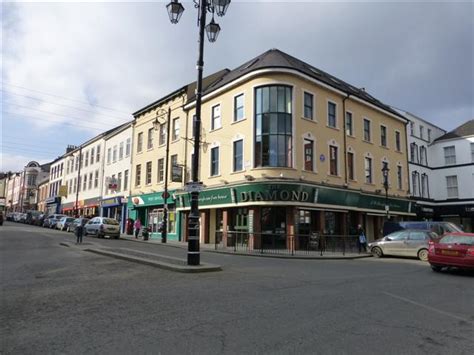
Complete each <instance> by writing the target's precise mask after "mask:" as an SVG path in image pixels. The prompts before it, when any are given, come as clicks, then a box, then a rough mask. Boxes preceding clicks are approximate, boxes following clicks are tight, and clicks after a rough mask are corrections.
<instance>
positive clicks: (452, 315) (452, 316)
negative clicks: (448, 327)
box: [382, 292, 474, 323]
mask: <svg viewBox="0 0 474 355" xmlns="http://www.w3.org/2000/svg"><path fill="white" fill-rule="evenodd" d="M382 293H384V294H386V295H388V296H390V297H393V298H396V299H399V300H401V301H404V302H407V303H411V304H414V305H415V306H418V307H422V308H426V309H428V310H430V311H433V312H436V313H439V314H442V315H445V316H448V317H451V318H455V319H458V320H462V321H463V322H467V323H474V322H472V321H471V320H469V319H465V318H462V317H459V316H457V315H455V314H452V313H449V312H445V311H441V310H439V309H437V308H434V307H430V306H427V305H425V304H422V303H418V302H415V301H412V300H410V299H408V298H405V297H402V296H397V295H394V294H393V293H390V292H382Z"/></svg>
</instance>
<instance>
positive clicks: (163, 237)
mask: <svg viewBox="0 0 474 355" xmlns="http://www.w3.org/2000/svg"><path fill="white" fill-rule="evenodd" d="M165 113H166V110H163V109H160V110H159V111H158V112H157V116H156V118H155V121H153V128H154V129H155V131H158V130H159V129H160V122H159V121H158V117H159V116H160V115H163V114H165ZM166 121H167V122H166V159H165V161H166V162H165V165H166V166H165V190H164V191H163V194H162V197H163V225H162V228H163V229H162V231H161V242H162V243H166V241H167V239H168V197H169V193H168V173H169V172H168V167H169V157H170V124H171V107H169V108H168V112H167V120H166Z"/></svg>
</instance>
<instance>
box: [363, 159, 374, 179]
mask: <svg viewBox="0 0 474 355" xmlns="http://www.w3.org/2000/svg"><path fill="white" fill-rule="evenodd" d="M364 168H365V182H366V183H367V184H371V183H372V180H373V179H372V158H369V157H366V158H365V166H364Z"/></svg>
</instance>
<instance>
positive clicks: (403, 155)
mask: <svg viewBox="0 0 474 355" xmlns="http://www.w3.org/2000/svg"><path fill="white" fill-rule="evenodd" d="M266 86H282V87H288V88H289V89H290V92H291V102H289V103H288V105H289V106H291V144H290V147H291V148H290V149H289V150H288V157H286V158H285V159H289V161H290V163H289V164H288V166H284V167H282V166H278V167H269V166H257V162H256V156H255V149H256V148H255V147H256V145H255V135H256V110H255V107H256V98H255V95H256V89H257V88H261V87H266ZM207 92H208V93H207V94H205V95H204V96H203V101H202V113H201V138H200V139H201V144H200V164H199V176H200V181H202V183H203V185H204V187H205V189H204V192H203V193H201V195H202V196H206V197H202V198H204V199H206V198H207V199H208V201H209V200H211V201H212V200H215V201H216V202H215V203H212V202H210V203H207V204H201V205H200V210H202V212H201V223H200V228H201V231H200V238H201V242H203V243H213V242H215V241H216V238H217V234H219V233H221V234H223V235H224V236H225V235H226V231H227V230H232V228H234V227H235V226H236V223H237V224H238V223H240V222H235V220H236V219H239V218H240V217H239V216H237V217H236V216H235V213H237V212H236V210H237V209H239V211H240V210H241V209H243V210H245V211H244V212H243V213H247V210H252V211H253V212H254V213H255V216H257V217H258V218H260V216H261V213H262V212H261V210H262V209H263V208H266V207H268V208H269V209H271V208H274V207H277V208H283V209H285V208H286V212H282V213H286V217H282V218H284V221H283V222H281V226H282V228H283V229H284V230H285V231H286V233H289V234H291V233H293V234H295V233H298V231H299V229H298V227H297V223H296V222H295V219H296V218H297V217H295V216H296V214H298V213H303V212H305V209H306V210H310V211H313V212H314V211H321V210H324V209H327V208H330V209H329V211H332V212H335V213H336V212H337V211H340V216H336V217H331V218H333V220H330V221H329V222H330V223H332V224H333V225H334V224H339V225H340V226H338V228H339V229H338V231H336V230H335V229H328V228H326V227H325V222H324V219H325V214H324V212H321V213H319V212H318V213H317V214H313V215H312V218H313V219H319V221H313V222H311V223H312V224H313V225H314V228H320V229H321V232H322V233H328V234H330V233H332V234H335V233H339V234H347V233H349V229H350V228H352V229H354V227H355V226H356V225H357V223H361V224H363V225H364V226H365V228H366V229H367V234H368V237H369V240H372V239H375V238H377V237H379V236H380V230H381V226H382V224H383V219H384V217H385V208H384V206H382V207H381V206H380V204H381V203H382V202H380V200H381V199H382V200H383V198H384V197H385V191H384V186H383V183H384V178H383V175H382V167H383V164H384V163H386V164H388V167H389V169H390V174H389V190H388V195H389V199H391V200H392V199H393V201H395V202H396V201H402V202H403V203H404V204H406V206H408V207H406V208H405V207H404V210H399V211H398V212H397V211H392V215H391V216H394V217H395V218H401V219H403V218H408V217H409V216H413V215H414V214H413V213H412V211H411V207H410V206H411V204H410V203H409V201H408V200H407V198H408V192H409V185H408V162H407V150H406V147H407V141H406V139H407V138H406V137H407V134H406V122H407V121H406V120H405V119H404V118H403V117H401V116H399V115H397V114H396V113H395V114H394V113H393V112H390V111H388V110H384V109H383V108H380V107H378V106H376V105H374V104H372V103H369V102H366V101H364V100H363V99H361V98H359V97H356V96H348V95H347V94H345V93H344V92H342V91H339V90H337V89H334V88H332V87H330V86H329V85H327V84H325V83H322V82H319V81H317V80H315V79H313V78H311V77H309V76H307V75H305V74H302V73H300V72H298V71H297V70H291V69H287V68H285V69H278V68H274V69H271V70H270V69H265V70H255V71H252V72H250V73H248V74H246V75H244V76H242V77H238V78H237V79H235V80H234V81H231V82H230V83H228V84H227V85H225V86H223V87H220V88H218V89H216V90H214V91H211V90H208V91H207ZM305 92H306V93H309V94H311V95H312V98H313V100H312V114H313V117H312V119H311V118H309V117H304V116H305V114H304V113H305V108H304V93H305ZM188 95H189V90H188V91H187V92H186V90H185V89H183V90H182V91H181V92H180V93H178V94H175V95H174V96H172V98H169V99H168V100H162V101H161V102H159V104H157V105H155V106H154V107H153V106H152V105H150V106H152V107H150V109H149V110H145V109H142V110H141V111H140V114H138V115H136V116H135V124H134V132H133V140H134V147H133V157H132V166H133V172H132V182H131V183H132V187H131V190H132V193H131V195H132V201H131V203H129V208H130V210H131V211H134V212H132V214H131V215H134V216H135V218H137V217H138V218H140V219H142V222H145V224H146V225H152V230H154V229H153V228H154V227H153V224H154V222H153V216H152V214H151V213H152V212H153V211H160V210H161V209H162V208H163V199H162V198H161V196H162V195H161V194H162V192H163V190H164V184H163V181H160V179H159V173H158V160H159V159H164V160H166V156H165V155H166V154H165V143H166V139H162V143H163V144H157V140H158V139H159V136H160V131H159V130H158V131H154V129H153V122H154V121H155V119H156V117H157V116H160V114H159V113H160V112H164V113H166V110H167V109H168V107H172V109H173V113H172V115H171V119H172V121H173V119H175V118H179V121H180V132H179V136H180V138H179V139H172V140H171V142H170V153H169V155H170V157H171V156H173V155H177V157H178V159H177V162H178V164H179V165H183V166H185V173H184V179H183V181H182V182H171V176H170V179H169V185H168V188H169V190H172V194H173V196H172V197H171V198H170V201H169V202H168V203H169V204H171V205H172V206H171V211H176V212H177V216H176V219H177V226H175V228H177V229H178V231H177V234H178V236H177V239H179V240H186V238H187V231H186V223H187V222H186V219H187V213H188V211H189V205H187V204H186V202H184V200H183V198H184V199H186V195H187V193H184V184H185V182H187V181H190V177H191V161H192V154H193V124H192V118H193V116H194V110H195V108H194V105H195V102H193V101H192V99H191V100H190V98H189V96H188ZM237 97H238V99H236V98H237ZM236 103H237V105H242V104H243V108H241V106H239V110H242V111H243V115H242V114H239V119H238V120H235V117H234V115H235V112H236V111H237V107H236ZM330 103H331V105H333V106H332V107H335V122H336V124H335V127H331V125H330V123H329V117H328V116H329V114H328V111H329V104H330ZM334 105H335V106H334ZM345 113H350V114H351V115H352V131H351V132H348V131H346V129H347V128H348V126H346V117H345ZM213 115H214V116H213ZM161 117H162V116H161ZM165 117H166V116H165ZM213 117H214V120H213ZM331 118H332V117H331ZM364 120H366V121H367V122H369V124H370V138H369V139H364ZM331 122H332V121H331ZM213 125H214V127H212V126H213ZM382 126H383V127H384V128H382ZM382 130H384V132H385V134H384V139H382ZM171 132H173V127H171ZM149 134H152V136H153V147H151V148H148V141H149V140H148V135H149ZM140 135H141V138H140ZM305 139H309V140H310V141H312V142H313V144H314V145H313V150H312V154H311V155H312V159H311V164H310V165H308V160H307V159H306V157H305V143H307V141H306V142H305ZM140 141H141V143H140ZM238 141H242V147H243V151H242V159H241V163H240V165H241V168H239V169H238V170H236V171H235V169H234V143H235V142H238ZM238 144H240V143H238ZM140 145H141V147H140ZM330 147H333V148H330ZM215 148H218V149H219V153H218V156H219V157H218V160H217V161H218V169H217V170H218V171H215V170H216V165H215V161H214V165H212V163H211V156H212V153H211V152H212V151H213V150H214V149H215ZM334 148H336V149H337V152H336V153H335V154H334V152H335V151H334ZM330 149H332V150H331V151H330ZM215 152H216V150H214V153H215ZM331 152H333V154H331ZM347 153H350V154H351V155H352V157H353V163H352V164H349V163H348V159H349V157H348V156H347V155H346V154H347ZM270 155H271V153H270ZM331 156H332V157H333V158H334V157H336V159H330V158H331ZM214 158H215V156H214ZM345 158H347V159H345ZM366 158H369V159H370V161H371V169H369V170H370V174H368V169H366ZM214 160H215V159H214ZM150 162H151V174H147V167H146V166H147V163H148V164H150ZM240 165H239V166H240ZM331 165H332V169H333V170H334V169H335V170H336V171H333V173H331ZM137 166H140V168H138V169H139V170H140V179H138V178H137ZM160 166H161V165H160ZM310 166H311V167H310ZM349 166H352V169H350V168H349ZM212 169H213V170H214V171H212ZM148 170H149V169H148ZM170 174H171V172H170ZM147 175H148V177H147ZM366 175H370V176H371V181H370V182H367V177H366ZM160 176H161V175H160ZM138 180H139V181H138ZM148 182H149V183H148ZM291 183H293V184H296V185H304V186H305V187H307V188H314V189H316V190H318V189H320V188H322V189H326V190H327V191H331V189H333V190H334V191H335V193H336V192H337V193H342V194H344V193H346V192H351V193H354V194H361V195H362V194H363V195H364V196H365V197H364V199H368V200H370V199H371V197H370V196H374V198H373V199H375V200H378V202H377V203H378V206H375V204H374V207H372V208H363V207H358V206H356V205H354V206H348V205H345V204H343V203H341V204H339V205H338V204H336V205H334V204H332V205H325V204H324V203H316V202H305V203H301V202H296V201H291V202H290V201H288V202H283V201H263V200H261V201H254V200H248V201H239V202H235V201H234V200H233V201H232V202H230V201H228V202H226V203H222V202H217V201H218V200H219V198H221V197H222V196H217V195H216V196H211V197H209V198H208V197H207V196H208V195H210V194H211V195H212V193H213V191H224V190H229V191H231V190H237V189H239V188H241V187H244V188H247V189H249V190H250V191H251V190H252V189H253V188H252V186H255V188H256V189H259V188H261V187H262V186H267V187H268V188H277V189H281V188H284V186H287V185H286V184H291ZM257 185H258V186H257ZM264 188H266V187H264ZM206 193H207V194H208V195H206ZM234 193H235V192H234ZM316 194H317V192H316ZM242 196H244V193H242ZM145 200H146V201H145ZM222 200H224V198H222ZM315 200H316V198H315ZM149 201H155V203H152V202H149ZM256 206H257V207H256ZM278 206H280V207H278ZM285 206H286V207H285ZM262 211H263V210H262ZM348 211H349V212H350V211H352V212H353V214H354V215H353V216H351V217H349V214H348V213H349V212H348ZM306 212H307V211H306ZM313 212H311V213H313ZM332 212H327V213H332ZM134 213H135V214H134ZM238 213H240V212H238ZM327 213H326V214H327ZM222 214H224V215H225V216H223V215H222ZM356 214H357V215H356ZM262 218H263V217H262ZM246 219H247V217H244V220H246ZM326 219H327V218H326ZM336 219H337V220H339V222H334V221H336ZM343 219H344V222H342V221H343ZM346 220H347V221H346ZM223 221H224V222H223ZM231 221H234V222H231ZM262 221H263V219H262ZM321 221H323V222H321ZM341 222H342V223H341ZM346 222H347V223H346ZM232 223H233V224H232ZM262 223H263V222H262ZM326 224H327V223H326ZM349 224H351V226H349ZM316 225H317V226H316ZM240 227H241V226H240V225H239V228H240ZM252 228H253V227H252ZM258 228H260V230H261V231H262V232H263V229H262V227H257V229H258ZM300 233H302V232H301V231H300ZM223 239H225V237H223Z"/></svg>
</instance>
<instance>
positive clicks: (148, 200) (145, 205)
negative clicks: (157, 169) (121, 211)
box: [127, 191, 180, 240]
mask: <svg viewBox="0 0 474 355" xmlns="http://www.w3.org/2000/svg"><path fill="white" fill-rule="evenodd" d="M169 193H170V196H174V191H170V192H169ZM127 207H128V211H129V213H128V218H131V219H133V220H134V221H135V220H136V219H137V218H139V219H140V221H141V222H142V225H143V226H147V227H149V228H150V229H151V235H150V237H151V238H152V239H158V238H161V233H160V232H159V231H158V229H159V226H160V224H161V223H162V221H163V209H164V199H163V196H162V192H155V193H150V194H143V195H135V196H131V197H130V198H129V199H128V206H127ZM179 230H180V223H179V220H178V218H177V214H176V206H175V200H174V199H173V197H169V198H168V239H169V240H180V234H179Z"/></svg>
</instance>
